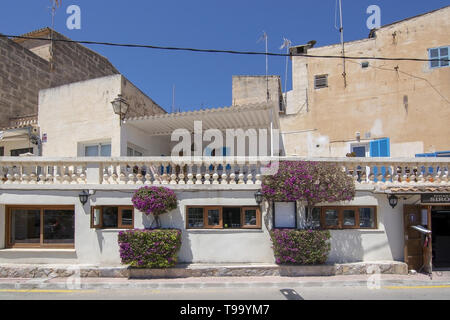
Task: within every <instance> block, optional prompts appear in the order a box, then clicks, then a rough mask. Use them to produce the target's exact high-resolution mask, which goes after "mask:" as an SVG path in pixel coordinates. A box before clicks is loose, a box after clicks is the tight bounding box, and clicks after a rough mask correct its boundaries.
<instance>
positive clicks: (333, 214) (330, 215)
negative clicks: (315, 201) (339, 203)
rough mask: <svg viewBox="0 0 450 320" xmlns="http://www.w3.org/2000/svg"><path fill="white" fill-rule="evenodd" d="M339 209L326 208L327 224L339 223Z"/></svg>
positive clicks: (334, 224) (335, 224)
mask: <svg viewBox="0 0 450 320" xmlns="http://www.w3.org/2000/svg"><path fill="white" fill-rule="evenodd" d="M338 218H339V217H338V211H337V210H335V209H327V210H325V224H326V225H327V226H329V227H331V226H337V225H338Z"/></svg>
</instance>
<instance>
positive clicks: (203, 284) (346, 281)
mask: <svg viewBox="0 0 450 320" xmlns="http://www.w3.org/2000/svg"><path fill="white" fill-rule="evenodd" d="M368 285H370V286H381V287H389V286H408V287H409V286H411V287H414V286H415V287H419V286H429V287H440V286H445V287H447V286H450V272H449V271H444V272H435V273H434V274H433V279H430V277H429V276H428V275H426V274H415V275H350V276H324V277H281V276H264V277H191V278H177V279H142V280H141V279H126V278H77V277H67V278H63V277H55V278H33V279H24V278H0V290H8V289H16V290H18V289H21V290H32V289H47V290H64V289H69V290H74V289H75V290H76V289H85V290H87V289H120V288H128V289H130V288H140V289H147V288H148V289H164V288H172V289H173V288H242V287H243V288H251V287H255V288H258V287H260V288H261V287H288V286H296V287H350V286H353V287H355V286H356V287H362V286H368Z"/></svg>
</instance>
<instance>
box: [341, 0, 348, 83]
mask: <svg viewBox="0 0 450 320" xmlns="http://www.w3.org/2000/svg"><path fill="white" fill-rule="evenodd" d="M339 18H340V28H339V32H340V33H341V45H342V63H343V67H344V71H343V72H342V76H343V77H344V88H347V73H346V72H345V71H346V69H345V44H344V25H343V18H342V0H339Z"/></svg>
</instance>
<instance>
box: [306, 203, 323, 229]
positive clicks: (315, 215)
mask: <svg viewBox="0 0 450 320" xmlns="http://www.w3.org/2000/svg"><path fill="white" fill-rule="evenodd" d="M306 210H308V207H306ZM311 222H312V225H313V227H314V228H320V208H313V210H312V219H311Z"/></svg>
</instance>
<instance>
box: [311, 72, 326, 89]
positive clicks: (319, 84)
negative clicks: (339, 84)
mask: <svg viewBox="0 0 450 320" xmlns="http://www.w3.org/2000/svg"><path fill="white" fill-rule="evenodd" d="M327 87H328V75H327V74H322V75H318V76H314V89H321V88H327Z"/></svg>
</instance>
